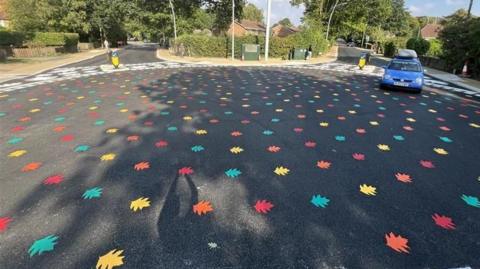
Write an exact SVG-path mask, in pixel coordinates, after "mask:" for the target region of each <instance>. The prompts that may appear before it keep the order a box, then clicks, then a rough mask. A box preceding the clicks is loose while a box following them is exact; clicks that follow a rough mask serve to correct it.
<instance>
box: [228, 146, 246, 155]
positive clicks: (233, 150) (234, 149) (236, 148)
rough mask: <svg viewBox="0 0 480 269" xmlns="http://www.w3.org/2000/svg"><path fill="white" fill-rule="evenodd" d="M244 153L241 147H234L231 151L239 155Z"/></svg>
mask: <svg viewBox="0 0 480 269" xmlns="http://www.w3.org/2000/svg"><path fill="white" fill-rule="evenodd" d="M242 151H243V149H242V148H241V147H233V148H231V149H230V152H231V153H233V154H239V153H240V152H242Z"/></svg>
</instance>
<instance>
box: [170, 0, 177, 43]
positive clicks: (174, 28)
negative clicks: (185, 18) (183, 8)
mask: <svg viewBox="0 0 480 269" xmlns="http://www.w3.org/2000/svg"><path fill="white" fill-rule="evenodd" d="M168 2H170V9H171V10H172V17H173V34H174V36H175V41H177V23H176V22H175V10H174V9H173V3H172V0H168Z"/></svg>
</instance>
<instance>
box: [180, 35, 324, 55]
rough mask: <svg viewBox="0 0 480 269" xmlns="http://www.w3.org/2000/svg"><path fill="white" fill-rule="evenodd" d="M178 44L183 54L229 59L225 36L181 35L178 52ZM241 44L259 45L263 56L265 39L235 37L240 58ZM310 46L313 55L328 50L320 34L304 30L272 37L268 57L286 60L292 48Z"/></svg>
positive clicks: (228, 46)
mask: <svg viewBox="0 0 480 269" xmlns="http://www.w3.org/2000/svg"><path fill="white" fill-rule="evenodd" d="M180 44H183V46H184V48H185V54H186V55H189V56H197V57H230V56H231V38H230V37H227V36H205V35H196V34H190V35H182V36H180V37H178V38H177V41H176V42H174V44H173V46H174V47H175V48H176V49H177V50H178V48H179V46H180ZM242 44H258V45H260V53H262V54H264V50H265V48H264V46H265V37H264V36H254V35H247V36H243V37H235V47H234V53H235V57H237V58H240V56H241V46H242ZM309 46H312V53H313V55H314V56H315V55H318V54H319V53H323V52H325V51H326V50H327V49H328V48H329V42H328V41H326V40H325V39H324V38H323V35H322V34H321V33H320V32H316V31H313V30H312V31H310V30H308V29H307V30H305V31H303V32H300V33H297V34H294V35H290V36H288V37H284V38H280V37H272V38H271V39H270V48H269V56H270V57H273V58H282V57H283V58H285V59H286V58H288V53H289V51H290V49H292V48H294V47H295V48H308V47H309Z"/></svg>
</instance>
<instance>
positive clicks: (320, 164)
mask: <svg viewBox="0 0 480 269" xmlns="http://www.w3.org/2000/svg"><path fill="white" fill-rule="evenodd" d="M330 165H332V163H331V162H327V161H318V162H317V167H318V168H320V169H328V168H330Z"/></svg>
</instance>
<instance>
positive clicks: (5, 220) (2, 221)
mask: <svg viewBox="0 0 480 269" xmlns="http://www.w3.org/2000/svg"><path fill="white" fill-rule="evenodd" d="M11 221H12V219H11V218H9V217H2V218H0V233H1V232H3V231H5V230H6V229H7V228H8V224H9V223H10V222H11Z"/></svg>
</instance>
